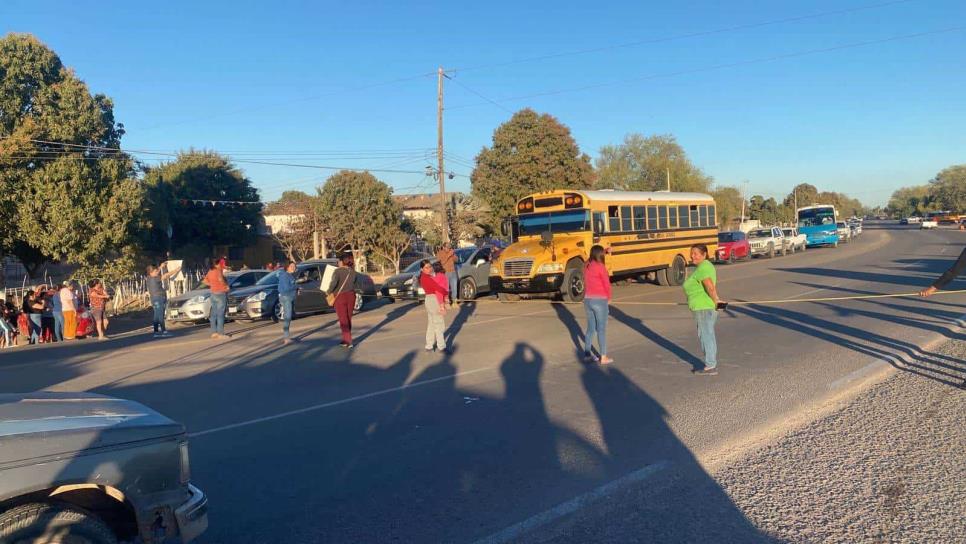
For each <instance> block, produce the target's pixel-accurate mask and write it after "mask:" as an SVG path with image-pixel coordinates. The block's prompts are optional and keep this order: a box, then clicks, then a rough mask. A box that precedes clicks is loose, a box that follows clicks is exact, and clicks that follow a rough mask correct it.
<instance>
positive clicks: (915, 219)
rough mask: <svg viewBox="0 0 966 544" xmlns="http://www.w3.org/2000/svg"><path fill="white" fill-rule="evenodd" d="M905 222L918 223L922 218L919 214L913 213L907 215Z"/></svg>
mask: <svg viewBox="0 0 966 544" xmlns="http://www.w3.org/2000/svg"><path fill="white" fill-rule="evenodd" d="M906 223H907V224H909V225H915V224H918V223H922V218H921V217H919V216H916V215H913V216H911V217H909V218H908V219H906Z"/></svg>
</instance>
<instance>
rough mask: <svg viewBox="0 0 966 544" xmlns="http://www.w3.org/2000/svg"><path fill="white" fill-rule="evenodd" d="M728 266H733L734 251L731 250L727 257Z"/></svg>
mask: <svg viewBox="0 0 966 544" xmlns="http://www.w3.org/2000/svg"><path fill="white" fill-rule="evenodd" d="M728 264H735V252H734V250H732V251H731V254H730V255H728Z"/></svg>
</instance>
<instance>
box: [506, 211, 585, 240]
mask: <svg viewBox="0 0 966 544" xmlns="http://www.w3.org/2000/svg"><path fill="white" fill-rule="evenodd" d="M519 223H520V235H521V236H528V235H536V234H540V233H541V232H544V231H548V230H549V231H550V232H580V231H586V230H590V212H589V211H587V210H565V211H559V212H545V213H532V214H527V215H521V216H520V219H519Z"/></svg>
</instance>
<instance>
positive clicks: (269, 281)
mask: <svg viewBox="0 0 966 544" xmlns="http://www.w3.org/2000/svg"><path fill="white" fill-rule="evenodd" d="M279 272H280V271H279V270H276V271H275V272H272V273H271V274H269V275H267V276H265V277H264V278H262V279H260V280H258V283H256V284H255V285H278V273H279Z"/></svg>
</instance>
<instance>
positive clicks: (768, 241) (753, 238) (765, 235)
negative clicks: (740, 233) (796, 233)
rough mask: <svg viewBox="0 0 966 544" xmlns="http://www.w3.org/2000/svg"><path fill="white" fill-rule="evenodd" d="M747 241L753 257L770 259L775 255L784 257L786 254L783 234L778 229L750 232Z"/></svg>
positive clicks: (786, 248)
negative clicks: (779, 254)
mask: <svg viewBox="0 0 966 544" xmlns="http://www.w3.org/2000/svg"><path fill="white" fill-rule="evenodd" d="M748 241H749V243H750V244H751V254H752V256H754V257H760V256H766V257H768V258H769V259H770V258H772V257H774V256H775V253H781V254H782V255H785V254H786V253H787V252H788V247H787V244H786V243H785V234H784V233H782V229H780V228H779V227H770V228H764V229H755V230H752V231H750V232H749V233H748Z"/></svg>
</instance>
